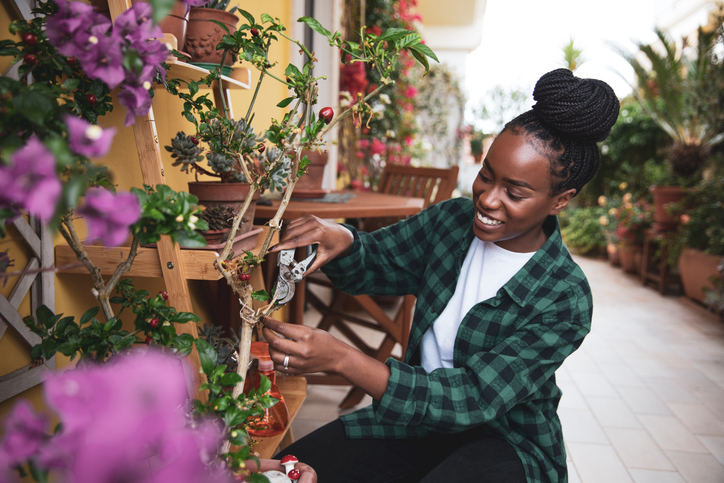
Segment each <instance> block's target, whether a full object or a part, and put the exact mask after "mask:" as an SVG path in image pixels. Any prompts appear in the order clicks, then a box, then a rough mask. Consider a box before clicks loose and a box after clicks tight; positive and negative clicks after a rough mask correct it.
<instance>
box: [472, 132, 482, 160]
mask: <svg viewBox="0 0 724 483" xmlns="http://www.w3.org/2000/svg"><path fill="white" fill-rule="evenodd" d="M484 140H485V135H484V134H483V133H482V132H481V131H479V130H477V129H473V131H472V132H471V133H470V154H472V155H473V159H474V160H475V163H476V164H477V163H480V162H481V161H482V159H483V141H484Z"/></svg>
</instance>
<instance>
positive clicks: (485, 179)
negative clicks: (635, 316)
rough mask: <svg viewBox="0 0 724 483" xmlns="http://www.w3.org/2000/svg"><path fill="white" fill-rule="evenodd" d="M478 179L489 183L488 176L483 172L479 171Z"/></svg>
mask: <svg viewBox="0 0 724 483" xmlns="http://www.w3.org/2000/svg"><path fill="white" fill-rule="evenodd" d="M480 179H481V180H483V181H484V182H485V183H490V178H488V177H487V176H485V175H484V174H482V173H480Z"/></svg>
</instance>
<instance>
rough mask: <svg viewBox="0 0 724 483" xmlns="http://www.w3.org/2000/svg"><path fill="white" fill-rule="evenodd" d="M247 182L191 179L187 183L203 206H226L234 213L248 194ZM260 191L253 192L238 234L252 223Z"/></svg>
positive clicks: (190, 190)
mask: <svg viewBox="0 0 724 483" xmlns="http://www.w3.org/2000/svg"><path fill="white" fill-rule="evenodd" d="M249 188H250V186H249V184H248V183H220V182H218V181H192V182H190V183H189V193H191V194H192V195H194V196H196V197H197V198H198V199H199V204H202V205H205V206H207V207H208V206H214V205H220V206H228V207H229V208H231V209H232V210H234V213H238V212H239V210H240V209H241V207H242V205H243V204H244V200H246V196H247V195H248V194H249ZM259 195H260V193H259V192H258V191H257V192H256V193H254V198H253V199H252V202H251V204H250V205H249V209H248V210H247V212H246V214H245V215H244V219H243V220H242V225H241V226H240V227H239V231H238V232H237V236H238V235H242V234H244V233H247V232H249V231H250V230H251V229H252V225H253V223H254V213H255V212H256V201H257V200H258V199H259Z"/></svg>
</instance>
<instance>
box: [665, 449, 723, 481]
mask: <svg viewBox="0 0 724 483" xmlns="http://www.w3.org/2000/svg"><path fill="white" fill-rule="evenodd" d="M667 455H668V456H669V458H671V461H672V462H673V463H674V466H676V468H677V469H678V470H679V473H680V474H681V476H683V477H684V479H685V480H686V481H687V482H689V483H722V481H724V466H722V465H721V463H719V461H717V460H716V458H714V457H713V456H712V455H710V454H708V453H707V454H697V453H682V452H678V451H667Z"/></svg>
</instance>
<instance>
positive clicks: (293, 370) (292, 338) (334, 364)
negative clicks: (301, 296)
mask: <svg viewBox="0 0 724 483" xmlns="http://www.w3.org/2000/svg"><path fill="white" fill-rule="evenodd" d="M262 322H263V324H264V329H263V334H264V340H265V341H267V342H268V343H269V354H271V358H272V360H273V361H274V369H275V370H276V371H278V372H284V373H286V374H306V373H310V372H334V373H337V372H339V362H340V361H341V360H344V357H345V353H346V352H348V351H349V350H353V349H352V347H351V346H349V345H348V344H346V343H344V342H342V341H341V340H339V339H337V338H335V337H334V336H333V335H331V334H330V333H329V332H327V331H324V330H320V329H316V328H314V327H307V326H305V325H295V324H285V323H284V322H279V321H278V320H275V319H272V318H270V317H264V319H263V321H262ZM270 329H271V330H270ZM280 336H281V337H280ZM287 355H289V359H288V361H287V366H286V367H285V366H284V359H285V358H286V356H287Z"/></svg>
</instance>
